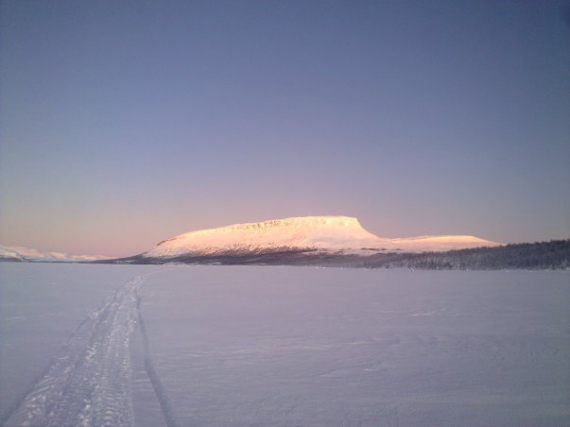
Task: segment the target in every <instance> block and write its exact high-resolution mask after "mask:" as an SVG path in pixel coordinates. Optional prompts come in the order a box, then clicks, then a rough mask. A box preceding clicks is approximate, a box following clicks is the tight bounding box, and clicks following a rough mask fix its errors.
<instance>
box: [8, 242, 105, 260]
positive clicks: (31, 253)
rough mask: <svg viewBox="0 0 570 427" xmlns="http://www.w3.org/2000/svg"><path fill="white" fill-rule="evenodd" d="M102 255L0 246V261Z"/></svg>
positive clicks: (65, 258) (62, 258) (97, 257)
mask: <svg viewBox="0 0 570 427" xmlns="http://www.w3.org/2000/svg"><path fill="white" fill-rule="evenodd" d="M106 258H108V257H105V256H103V255H68V254H66V253H61V252H45V251H39V250H37V249H30V248H24V247H22V246H0V262H2V261H11V262H85V261H96V260H101V259H106Z"/></svg>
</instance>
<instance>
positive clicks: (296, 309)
mask: <svg viewBox="0 0 570 427" xmlns="http://www.w3.org/2000/svg"><path fill="white" fill-rule="evenodd" d="M569 279H570V275H569V274H568V273H566V272H549V271H544V272H523V271H516V272H463V271H454V272H432V271H393V270H389V271H386V270H349V269H319V268H300V267H221V266H215V267H214V266H192V267H190V266H179V267H173V266H130V265H129V266H125V265H73V264H27V263H26V264H22V263H4V264H1V265H0V411H1V412H0V420H2V421H3V422H4V423H5V425H8V426H11V425H22V424H25V423H29V425H54V426H55V425H57V426H65V425H81V424H83V425H137V426H160V425H180V426H222V425H223V426H226V425H228V426H230V425H231V426H410V427H413V426H436V425H437V426H457V425H461V426H567V425H570V405H569V404H568V402H569V401H570V356H569V355H570V319H569V317H568V307H569V306H570V280H569Z"/></svg>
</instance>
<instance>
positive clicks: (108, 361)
mask: <svg viewBox="0 0 570 427" xmlns="http://www.w3.org/2000/svg"><path fill="white" fill-rule="evenodd" d="M144 280H145V276H137V277H134V278H132V279H131V280H129V281H128V282H126V283H125V284H123V285H122V286H121V287H120V288H119V289H118V290H117V291H116V292H115V294H114V295H113V296H112V297H109V298H107V299H106V300H105V301H104V302H103V304H102V305H101V307H99V308H98V309H96V310H94V311H93V312H92V313H91V314H90V315H89V316H88V317H87V318H86V319H85V320H84V321H83V322H81V324H80V325H79V326H78V327H77V329H76V330H75V332H74V333H73V334H72V335H71V337H70V338H69V339H68V341H67V343H66V344H65V345H64V346H63V347H62V349H61V351H60V353H59V355H57V356H56V357H55V358H54V360H53V361H52V363H51V364H50V366H49V367H48V368H47V370H46V371H45V372H44V374H43V375H42V376H41V377H39V378H38V379H37V380H36V381H35V383H34V384H33V385H32V387H31V389H30V391H29V392H28V394H27V395H26V396H25V397H23V399H21V400H20V402H18V403H19V405H18V406H17V407H16V408H15V409H14V410H13V411H11V412H10V413H9V414H8V417H7V420H6V424H5V425H10V426H11V425H22V426H38V427H39V426H42V427H43V426H53V427H66V426H134V413H133V405H132V399H131V387H130V380H131V372H132V367H131V357H130V350H129V346H130V340H131V335H132V333H133V331H134V329H135V325H136V322H137V320H138V321H139V323H140V322H141V321H142V316H141V313H140V298H139V297H138V288H139V287H140V285H141V284H142V283H143V281H144ZM142 325H143V327H144V323H143V324H142ZM141 332H142V334H143V340H144V341H145V343H146V345H145V355H144V356H145V365H146V366H147V372H149V374H150V373H151V371H152V376H151V377H150V380H151V382H152V384H153V386H154V388H155V391H156V393H157V397H158V399H159V402H160V404H161V407H162V409H163V412H164V417H165V420H166V422H167V425H169V426H171V425H173V426H176V425H177V423H176V421H175V417H174V415H173V410H172V408H171V407H170V405H169V403H168V399H167V397H166V393H165V392H164V389H163V388H162V384H160V380H159V379H158V376H157V375H156V372H155V370H154V364H153V362H152V358H151V356H150V350H149V346H148V337H147V336H146V330H145V329H142V330H141ZM148 366H151V371H149V369H148ZM156 384H159V388H158V389H157V385H156ZM164 402H166V403H164ZM165 405H166V408H168V410H167V411H164V409H165Z"/></svg>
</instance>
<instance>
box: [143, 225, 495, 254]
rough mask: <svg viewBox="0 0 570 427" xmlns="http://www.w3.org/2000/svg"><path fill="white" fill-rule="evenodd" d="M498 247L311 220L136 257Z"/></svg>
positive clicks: (229, 233) (231, 230)
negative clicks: (388, 233)
mask: <svg viewBox="0 0 570 427" xmlns="http://www.w3.org/2000/svg"><path fill="white" fill-rule="evenodd" d="M499 245H500V243H497V242H492V241H489V240H484V239H480V238H478V237H474V236H421V237H414V238H401V239H388V238H382V237H378V236H376V235H374V234H372V233H370V232H369V231H366V230H365V229H364V228H362V226H361V225H360V223H359V222H358V219H356V218H350V217H346V216H309V217H296V218H286V219H279V220H272V221H265V222H256V223H247V224H235V225H230V226H227V227H221V228H214V229H208V230H199V231H192V232H189V233H184V234H181V235H179V236H176V237H173V238H171V239H168V240H165V241H163V242H161V243H159V244H158V245H157V246H156V247H155V248H154V249H153V250H151V251H149V252H145V253H143V254H141V255H138V256H137V257H133V258H137V259H138V261H139V262H170V261H174V262H176V261H178V262H187V261H192V259H194V258H195V257H240V256H254V255H255V256H257V255H267V254H291V253H295V254H299V253H305V254H308V255H309V254H310V255H352V256H369V255H373V254H375V253H380V252H423V251H447V250H451V249H465V248H474V247H481V246H499Z"/></svg>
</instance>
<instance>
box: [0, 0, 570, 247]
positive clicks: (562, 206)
mask: <svg viewBox="0 0 570 427" xmlns="http://www.w3.org/2000/svg"><path fill="white" fill-rule="evenodd" d="M568 5H569V3H568V2H566V1H549V0H542V1H538V0H513V1H508V0H505V1H502V0H493V1H487V0H449V1H446V0H429V1H418V0H398V1H334V0H330V1H311V0H302V1H301V0H299V1H285V0H283V1H271V0H270V1H261V0H260V1H245V0H244V1H238V0H231V1H216V0H207V1H160V2H157V1H140V0H137V1H90V0H87V1H57V0H56V1H49V2H46V1H26V0H19V1H4V2H2V3H1V9H0V10H1V13H2V16H1V19H2V21H1V28H2V33H1V51H0V54H1V65H0V84H1V87H0V89H1V92H0V95H1V101H0V102H1V104H0V107H1V110H0V125H1V129H0V132H1V134H0V136H1V146H0V221H1V222H0V243H1V244H6V245H9V244H12V245H15V244H17V245H22V246H29V247H34V248H37V249H44V250H57V251H67V252H71V253H103V254H106V255H110V256H119V255H132V254H135V253H139V252H142V251H145V250H148V249H150V248H152V247H153V246H154V245H155V243H157V242H158V241H160V240H163V239H165V238H169V237H171V236H173V235H176V234H180V233H184V232H187V231H192V230H196V229H201V228H210V227H217V226H224V225H228V224H232V223H240V222H253V221H262V220H267V219H276V218H284V217H289V216H304V215H348V216H355V217H358V218H359V219H360V220H361V223H362V225H363V226H364V227H365V228H366V229H368V230H369V231H371V232H373V233H375V234H377V235H379V236H381V237H410V236H416V235H426V234H472V235H476V236H479V237H482V238H486V239H490V240H496V241H500V242H505V243H506V242H524V241H536V240H550V239H554V238H569V237H570V168H569V167H568V165H569V164H570V28H569V27H568V25H567V24H566V23H565V20H564V16H563V8H564V7H565V6H566V7H568Z"/></svg>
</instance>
